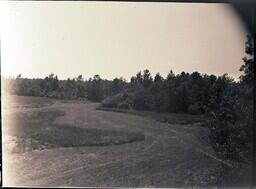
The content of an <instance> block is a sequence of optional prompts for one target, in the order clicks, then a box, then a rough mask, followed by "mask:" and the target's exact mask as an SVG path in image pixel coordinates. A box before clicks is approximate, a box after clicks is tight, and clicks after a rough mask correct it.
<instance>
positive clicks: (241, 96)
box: [3, 36, 254, 162]
mask: <svg viewBox="0 0 256 189" xmlns="http://www.w3.org/2000/svg"><path fill="white" fill-rule="evenodd" d="M253 52H254V42H253V40H252V38H251V37H250V36H248V40H247V41H246V44H245V53H246V56H245V57H244V58H243V64H242V66H241V68H240V71H241V72H242V73H241V77H240V80H239V81H238V82H236V81H234V79H232V78H231V77H229V76H228V75H227V74H224V75H222V76H215V75H207V74H200V73H198V72H193V73H191V74H189V73H185V72H181V73H180V74H175V73H173V71H170V72H169V74H168V75H167V77H166V78H163V77H162V76H161V75H160V74H159V73H157V74H156V75H155V76H152V74H151V73H150V71H149V70H147V69H146V70H144V71H143V72H138V73H137V74H136V75H135V76H133V77H131V79H130V81H129V82H127V81H125V80H124V79H122V78H115V79H114V80H104V79H102V78H100V76H99V75H95V76H94V77H93V78H89V79H88V80H84V79H83V77H82V75H79V76H78V77H76V78H73V79H67V80H59V79H58V77H57V75H54V74H50V75H49V76H47V77H45V78H44V79H24V78H22V77H21V76H20V75H19V76H18V77H17V78H3V80H4V81H3V84H4V86H5V89H6V91H9V93H11V94H16V95H25V96H46V97H51V98H57V99H88V100H90V101H95V102H101V105H102V106H104V107H109V108H121V109H136V110H149V111H158V112H175V113H177V112H183V113H190V114H205V115H206V116H207V117H208V120H209V121H208V127H209V130H210V134H209V139H210V143H211V145H212V146H213V148H214V150H215V151H216V153H217V154H218V155H219V156H220V157H221V158H222V159H225V160H231V161H238V162H245V161H247V160H248V154H249V152H250V144H251V135H250V133H251V126H252V111H253V106H252V104H253V103H252V102H253V93H252V89H253V80H254V75H253V62H254V59H253Z"/></svg>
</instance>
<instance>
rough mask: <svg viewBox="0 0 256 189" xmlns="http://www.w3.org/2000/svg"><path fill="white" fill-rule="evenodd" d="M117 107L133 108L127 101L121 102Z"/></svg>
mask: <svg viewBox="0 0 256 189" xmlns="http://www.w3.org/2000/svg"><path fill="white" fill-rule="evenodd" d="M117 108H119V109H126V110H129V109H131V105H130V104H129V103H127V102H121V103H119V104H118V106H117Z"/></svg>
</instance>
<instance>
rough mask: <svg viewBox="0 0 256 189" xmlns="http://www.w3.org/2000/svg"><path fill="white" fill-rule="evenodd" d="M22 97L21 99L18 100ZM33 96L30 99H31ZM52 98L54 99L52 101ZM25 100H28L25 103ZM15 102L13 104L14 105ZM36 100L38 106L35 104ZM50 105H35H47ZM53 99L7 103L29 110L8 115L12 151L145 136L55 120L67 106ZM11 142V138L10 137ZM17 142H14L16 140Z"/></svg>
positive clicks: (109, 142)
mask: <svg viewBox="0 0 256 189" xmlns="http://www.w3.org/2000/svg"><path fill="white" fill-rule="evenodd" d="M19 99H20V101H19ZM29 99H31V102H30V101H29ZM37 102H38V104H37ZM49 102H51V103H49ZM24 103H25V104H24ZM13 104H15V106H13V107H11V105H13ZM35 104H37V106H35ZM46 104H47V105H48V107H47V108H44V109H41V108H35V107H43V106H44V107H45V106H46ZM52 104H53V100H49V101H48V99H46V98H34V97H25V98H24V97H16V98H15V103H10V104H9V106H7V110H5V111H4V113H6V112H7V111H8V110H11V109H19V107H23V108H24V107H25V109H27V110H30V111H25V112H23V111H14V112H12V113H11V114H9V115H8V114H7V115H6V116H5V121H4V127H5V133H4V134H6V135H8V136H12V137H11V138H12V140H13V141H12V142H11V143H12V146H14V147H13V148H15V149H14V150H12V151H15V152H23V151H28V150H29V151H30V150H35V149H45V148H58V147H76V146H106V145H120V144H125V143H131V142H135V141H142V140H144V139H145V137H144V135H143V134H142V133H138V132H127V131H120V130H119V131H117V130H109V129H108V130H103V129H97V128H80V127H77V126H75V125H68V124H58V123H55V120H56V119H57V118H58V117H60V116H65V110H63V109H62V108H60V107H57V108H56V107H55V106H51V105H52ZM8 142H9V143H10V141H8ZM13 143H14V144H13Z"/></svg>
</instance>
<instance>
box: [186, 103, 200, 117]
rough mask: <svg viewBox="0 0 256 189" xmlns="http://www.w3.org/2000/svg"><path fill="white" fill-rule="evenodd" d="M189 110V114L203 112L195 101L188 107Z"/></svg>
mask: <svg viewBox="0 0 256 189" xmlns="http://www.w3.org/2000/svg"><path fill="white" fill-rule="evenodd" d="M187 112H188V113H189V114H194V115H197V114H200V113H202V112H201V108H200V105H199V104H197V103H194V104H191V105H189V107H188V109H187Z"/></svg>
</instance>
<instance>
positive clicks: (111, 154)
mask: <svg viewBox="0 0 256 189" xmlns="http://www.w3.org/2000/svg"><path fill="white" fill-rule="evenodd" d="M24 98H26V100H25V103H26V104H25V105H24V103H23V104H22V102H21V101H23V102H24ZM29 99H31V101H33V103H32V104H33V107H29V106H28V104H29V103H27V102H29ZM37 100H38V101H44V100H46V99H40V98H37ZM37 100H36V99H34V98H32V97H22V100H20V99H19V97H16V99H15V101H17V103H15V108H12V107H11V105H9V106H8V105H7V106H6V109H4V110H3V117H4V118H5V119H4V123H3V135H4V146H3V147H4V149H3V150H4V156H3V161H4V165H3V179H4V185H5V186H6V185H7V186H10V185H12V186H98V187H114V186H116V187H120V186H122V187H188V186H190V187H191V186H212V185H214V184H215V182H216V178H217V175H216V167H218V166H219V162H218V161H216V160H214V159H213V158H211V156H209V154H213V151H212V149H211V148H210V146H209V145H208V144H207V143H206V142H204V140H202V139H201V137H202V136H204V135H206V133H207V130H206V128H203V127H198V126H195V125H193V124H190V125H180V124H168V123H162V122H159V121H155V120H154V119H152V118H150V117H147V116H146V117H144V116H137V115H130V114H124V113H119V112H110V111H100V110H96V107H97V104H95V103H81V102H79V101H77V102H74V101H72V102H70V103H68V102H65V103H64V102H62V101H53V102H51V103H48V104H47V105H45V103H42V104H43V105H42V106H36V107H35V106H34V104H35V101H37ZM17 104H18V105H19V106H20V107H23V108H17ZM39 112H45V113H39ZM46 112H48V113H46ZM53 112H55V113H53ZM56 112H58V113H56ZM25 123H27V124H25ZM24 125H26V126H24ZM44 127H45V129H47V128H55V129H56V127H57V128H58V129H63V130H65V129H67V127H68V129H69V130H68V131H69V132H66V133H65V132H64V134H62V135H61V136H62V138H61V140H63V137H65V136H66V135H69V134H68V133H70V132H71V133H72V132H73V131H74V130H77V129H78V130H79V129H81V130H83V131H85V135H84V140H82V141H86V140H97V141H99V140H101V139H100V136H101V135H104V133H105V135H106V133H111V134H109V138H110V140H112V139H113V138H115V137H121V139H123V138H125V137H124V136H126V137H129V136H130V134H134V133H135V134H141V135H143V136H144V138H143V140H138V141H134V142H128V143H127V142H124V143H122V144H120V145H114V144H113V143H109V144H108V145H97V146H93V145H82V146H80V145H78V146H75V147H63V145H61V144H62V143H59V144H56V143H51V141H50V140H47V136H49V138H51V137H52V135H54V134H53V133H54V132H47V135H45V136H44V139H43V140H40V139H38V138H33V135H31V133H33V132H34V130H37V129H38V128H40V129H42V131H44ZM35 128H37V129H35ZM72 128H74V129H73V130H72ZM95 130H97V131H104V132H96V135H97V136H98V137H99V138H92V139H90V138H88V136H87V135H86V131H95ZM79 131H80V130H79ZM113 131H114V132H113ZM21 133H23V135H21ZM55 133H56V132H55ZM78 133H79V134H78V135H72V137H73V138H76V137H77V136H79V135H81V132H78ZM113 133H114V134H113ZM94 134H95V133H94ZM122 134H123V135H122ZM66 137H67V136H66ZM72 137H71V138H72ZM52 138H55V139H56V136H55V137H52ZM103 138H104V137H103ZM21 141H25V142H21ZM28 141H30V142H28ZM47 141H48V143H47ZM19 144H22V145H21V146H23V147H22V148H23V150H16V151H15V150H13V149H15V148H16V149H21V146H18V145H19ZM33 144H34V147H31V146H33ZM53 144H55V146H51V145H53ZM17 146H18V148H17Z"/></svg>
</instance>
